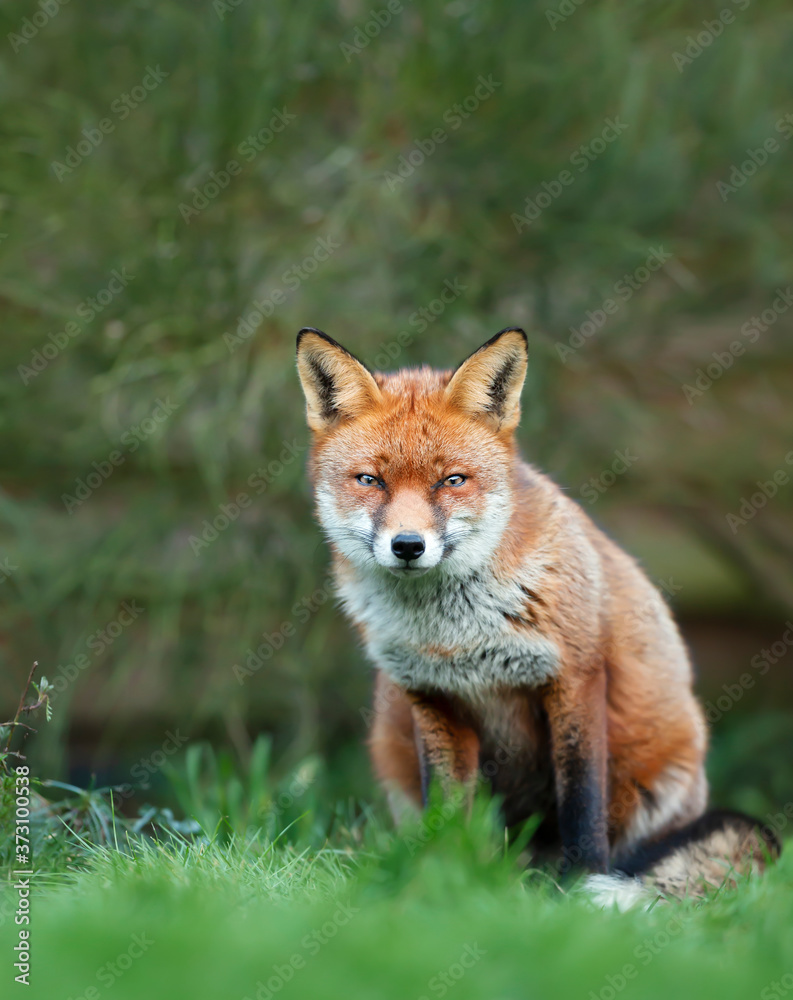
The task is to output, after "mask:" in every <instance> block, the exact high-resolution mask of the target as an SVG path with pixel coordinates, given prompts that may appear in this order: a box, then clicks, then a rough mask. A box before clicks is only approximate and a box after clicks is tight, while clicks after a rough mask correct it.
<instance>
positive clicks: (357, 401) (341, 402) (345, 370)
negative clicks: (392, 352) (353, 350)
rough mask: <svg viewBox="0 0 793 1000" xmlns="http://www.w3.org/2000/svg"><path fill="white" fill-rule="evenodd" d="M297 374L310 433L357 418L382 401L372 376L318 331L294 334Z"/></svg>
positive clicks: (354, 359) (305, 329)
mask: <svg viewBox="0 0 793 1000" xmlns="http://www.w3.org/2000/svg"><path fill="white" fill-rule="evenodd" d="M297 371H298V374H299V375H300V382H301V384H302V386H303V392H304V393H305V397H306V419H307V420H308V426H309V427H310V428H311V430H312V431H324V430H328V428H330V427H332V426H333V425H334V424H335V423H337V421H339V420H341V419H343V418H344V417H356V416H358V414H360V413H363V412H364V411H365V410H366V409H367V408H368V407H371V406H373V405H375V404H376V403H378V402H379V401H380V399H381V398H382V396H381V393H380V389H379V388H378V386H377V383H376V382H375V380H374V378H373V377H372V373H371V372H370V371H369V369H368V368H366V367H365V366H364V365H362V364H361V362H360V361H359V360H358V359H357V358H356V357H354V356H353V355H352V354H350V352H349V351H346V350H345V349H344V348H343V347H342V346H341V344H337V343H336V341H335V340H333V339H332V338H331V337H329V336H328V335H327V334H326V333H323V332H322V331H321V330H315V329H313V327H304V328H303V329H302V330H301V331H300V333H299V334H298V335H297Z"/></svg>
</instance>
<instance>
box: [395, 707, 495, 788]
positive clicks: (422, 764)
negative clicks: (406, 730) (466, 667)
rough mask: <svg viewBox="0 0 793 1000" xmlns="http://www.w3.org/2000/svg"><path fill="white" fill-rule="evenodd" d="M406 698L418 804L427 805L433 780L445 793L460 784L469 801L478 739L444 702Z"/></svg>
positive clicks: (473, 782) (472, 785) (477, 764)
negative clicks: (417, 772) (415, 760)
mask: <svg viewBox="0 0 793 1000" xmlns="http://www.w3.org/2000/svg"><path fill="white" fill-rule="evenodd" d="M410 697H411V702H412V704H411V714H412V717H413V732H414V736H415V741H416V753H417V756H418V762H419V769H420V774H421V799H422V804H423V805H424V806H426V805H427V799H428V795H429V787H430V782H431V781H432V778H433V777H437V778H438V779H439V780H440V782H441V787H442V788H443V790H444V793H446V794H448V793H450V792H451V791H452V789H453V788H454V786H455V785H463V786H464V788H465V790H466V797H467V798H468V800H469V801H470V799H471V797H472V796H473V792H474V788H475V786H476V779H477V774H478V769H479V737H478V736H477V735H476V733H475V732H474V730H473V729H471V728H470V726H467V725H465V724H464V723H462V722H460V721H459V719H458V718H456V716H455V713H454V707H453V705H452V704H451V702H450V701H449V700H448V699H446V698H444V697H442V696H441V695H423V694H411V696H410Z"/></svg>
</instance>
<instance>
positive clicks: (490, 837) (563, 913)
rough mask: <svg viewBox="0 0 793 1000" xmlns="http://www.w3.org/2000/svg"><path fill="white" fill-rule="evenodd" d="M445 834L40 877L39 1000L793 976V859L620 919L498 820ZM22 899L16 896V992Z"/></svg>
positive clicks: (141, 845)
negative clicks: (557, 876) (545, 869)
mask: <svg viewBox="0 0 793 1000" xmlns="http://www.w3.org/2000/svg"><path fill="white" fill-rule="evenodd" d="M440 827H441V828H440V829H439V830H438V831H437V832H434V833H430V832H427V833H426V835H423V836H420V837H419V836H414V837H412V838H406V837H400V836H399V835H397V834H394V833H390V832H387V831H386V830H384V829H383V827H381V826H380V825H379V824H378V823H377V822H376V821H374V820H371V819H370V820H369V822H368V823H366V824H365V825H364V826H363V827H360V828H358V829H357V830H356V831H352V830H349V829H347V830H344V831H341V832H337V834H336V835H335V837H334V841H335V843H336V846H332V845H331V842H328V843H326V844H325V845H323V846H320V847H312V846H310V845H307V846H305V847H301V846H300V845H299V844H298V845H295V844H289V843H286V842H276V843H273V842H272V841H269V840H267V839H266V838H262V837H249V838H247V839H246V838H240V839H235V840H233V841H232V842H231V843H228V844H225V845H224V844H221V843H217V842H216V843H212V844H207V843H203V844H195V843H194V844H189V843H188V842H187V841H186V840H185V839H184V838H179V837H175V838H165V840H163V841H161V842H160V843H154V842H151V841H143V842H139V841H135V840H132V841H130V842H129V843H125V842H124V840H123V839H122V841H121V842H120V843H119V847H118V849H116V848H115V847H111V848H91V849H90V850H88V851H87V852H86V853H84V854H83V855H82V856H81V857H80V858H78V859H77V860H76V861H75V862H73V863H72V864H71V865H70V866H69V868H68V870H67V871H65V872H64V871H62V872H61V873H60V874H58V875H55V874H43V875H42V876H41V877H40V882H39V883H38V886H39V888H38V891H37V892H36V894H35V897H34V899H33V903H32V920H31V925H30V929H31V940H32V958H31V964H32V976H31V986H30V988H29V989H28V990H27V992H26V993H25V994H24V995H26V996H31V997H36V998H39V997H41V998H46V1000H55V998H61V997H62V998H64V1000H66V998H68V997H71V998H72V1000H78V998H81V997H86V998H87V1000H96V998H97V997H103V996H105V995H112V996H113V997H114V998H116V1000H126V998H135V1000H139V998H141V997H144V996H152V997H157V998H160V997H162V998H181V997H185V998H191V1000H204V998H215V997H217V998H222V1000H237V998H239V1000H242V998H244V997H248V998H250V1000H254V998H256V997H257V996H258V997H259V998H260V1000H261V998H267V997H269V996H270V995H271V994H272V995H279V996H283V997H299V998H306V997H312V998H325V997H327V998H329V1000H331V998H332V1000H338V998H350V1000H353V998H356V1000H357V998H361V1000H376V998H384V1000H385V998H394V1000H410V998H414V997H415V998H420V997H440V996H445V995H446V993H447V992H448V993H450V995H452V996H453V997H454V998H455V1000H467V998H477V1000H480V998H481V1000H508V998H509V1000H513V998H514V1000H518V998H521V1000H522V998H525V997H541V998H546V997H557V996H558V997H565V998H575V997H581V998H582V1000H584V998H587V997H591V995H592V994H593V993H594V995H595V996H596V997H601V998H602V1000H610V998H611V1000H613V997H615V996H616V995H621V996H624V997H626V998H627V997H643V998H644V997H646V998H655V997H658V998H659V1000H660V998H663V1000H668V997H669V996H670V995H673V996H675V997H691V998H699V997H701V996H717V997H721V998H733V997H734V998H736V1000H747V998H752V997H763V998H764V1000H769V997H770V996H771V994H768V993H765V994H764V993H762V991H763V990H764V989H767V988H772V989H773V987H772V986H771V984H773V982H774V981H780V982H781V981H783V977H784V976H786V975H788V976H789V974H790V973H791V970H792V969H793V959H792V958H791V955H793V920H791V917H792V916H793V912H792V911H793V891H792V890H793V851H789V852H788V853H787V854H785V855H783V859H782V861H781V862H780V864H779V865H777V866H776V867H775V868H774V869H773V870H771V871H770V872H769V873H768V874H767V875H766V876H765V877H764V878H762V879H757V880H754V881H751V882H747V883H744V884H742V885H741V886H740V887H739V888H738V889H737V890H734V891H730V892H726V891H725V892H723V893H721V894H718V895H717V896H716V897H715V898H714V899H712V900H710V901H708V902H707V903H704V904H700V905H694V904H691V903H683V904H668V903H658V904H657V905H656V906H654V907H653V908H652V910H650V911H649V912H644V911H633V912H630V913H627V914H618V913H612V912H598V911H596V910H594V909H593V908H592V906H591V905H590V904H589V903H588V902H587V901H586V899H585V898H583V897H581V896H580V895H577V894H576V892H575V891H571V888H572V887H571V886H565V887H562V888H560V887H558V886H557V885H556V884H555V883H554V882H552V881H551V880H549V879H547V878H543V877H541V876H539V875H538V874H537V873H535V872H531V871H529V872H526V871H525V870H523V869H522V868H521V866H520V865H519V864H518V863H517V861H516V859H515V858H514V857H513V856H512V854H511V853H510V852H505V851H504V850H503V848H502V845H501V843H500V840H499V837H498V834H497V833H494V832H493V830H492V829H491V827H490V823H489V819H488V811H487V810H486V809H484V808H481V809H477V811H476V812H475V814H474V817H473V819H472V820H471V821H470V822H465V821H464V820H463V819H462V818H461V817H460V816H455V817H452V818H451V819H450V820H448V821H447V822H445V823H443V824H440ZM416 832H417V831H413V833H414V834H415V833H416ZM345 839H346V840H347V843H346V845H345V844H344V843H343V842H344V840H345ZM356 841H357V843H356ZM12 899H13V895H12V892H11V889H10V888H6V890H5V894H4V896H3V899H2V903H3V909H2V913H3V916H4V918H5V919H4V920H3V923H2V926H0V955H2V964H3V972H2V975H3V976H4V980H5V981H10V976H9V972H10V959H9V955H10V954H11V949H12V946H13V944H14V943H15V940H16V928H15V927H14V926H13V924H12V922H11V920H10V919H8V918H7V913H8V911H7V907H6V904H7V903H8V902H9V901H10V900H12ZM136 940H137V941H138V942H139V943H140V942H141V941H142V942H143V943H144V944H145V946H146V947H145V950H144V951H141V952H140V953H139V954H138V953H137V952H136V949H135V947H134V942H135V941H136ZM147 942H150V943H147ZM131 946H132V948H133V954H134V955H135V957H133V958H131V959H128V958H126V957H124V956H126V955H128V954H129V950H130V947H131ZM462 959H464V960H465V962H466V963H467V964H468V965H469V966H470V967H469V968H467V969H465V968H464V967H463V965H461V964H460V963H461V960H462ZM108 963H111V964H112V965H114V966H115V968H116V972H117V973H119V975H116V974H115V973H114V971H113V968H112V967H111V965H109V964H108ZM290 970H291V972H290ZM444 975H448V976H449V977H450V978H448V979H447V983H448V985H447V986H446V987H444V984H443V979H442V976H444ZM457 977H459V978H457ZM270 980H271V982H270V983H269V992H268V991H267V983H268V981H270ZM787 982H788V983H790V979H789V978H788V980H787ZM262 983H263V984H265V985H264V987H259V986H258V985H257V984H262ZM623 984H624V988H622V986H623ZM90 987H93V988H94V989H95V990H96V991H97V992H96V993H92V992H90V991H89V988H90ZM276 987H277V988H276ZM20 989H21V987H20ZM610 991H613V992H610ZM4 995H15V994H12V993H10V992H9V993H8V994H6V993H5V985H4ZM20 995H22V994H20ZM780 995H781V994H780Z"/></svg>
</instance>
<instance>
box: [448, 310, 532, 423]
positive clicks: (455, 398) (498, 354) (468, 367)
mask: <svg viewBox="0 0 793 1000" xmlns="http://www.w3.org/2000/svg"><path fill="white" fill-rule="evenodd" d="M528 364H529V344H528V340H527V339H526V334H525V333H524V332H523V330H521V329H519V328H518V327H507V329H506V330H502V331H501V333H497V334H496V335H495V337H492V338H491V339H490V340H488V342H487V343H486V344H483V345H482V346H481V347H480V348H479V350H478V351H475V352H474V353H473V354H472V355H471V356H470V357H469V358H467V359H466V360H465V361H463V363H462V364H461V365H460V367H459V368H458V369H457V371H456V372H455V373H454V374H453V375H452V377H451V379H450V381H449V384H448V386H447V387H446V398H447V399H448V400H449V402H450V403H452V404H453V405H454V406H457V407H459V408H460V409H461V410H464V411H465V412H466V413H468V414H469V415H470V416H472V417H476V418H477V419H480V420H485V421H486V422H487V423H488V424H490V426H491V427H493V429H494V430H495V431H512V430H514V429H515V428H516V427H517V425H518V421H519V420H520V392H521V389H522V388H523V382H524V379H525V378H526V369H527V367H528Z"/></svg>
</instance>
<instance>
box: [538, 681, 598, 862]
mask: <svg viewBox="0 0 793 1000" xmlns="http://www.w3.org/2000/svg"><path fill="white" fill-rule="evenodd" d="M546 710H547V713H548V720H549V723H550V728H551V753H552V759H553V768H554V779H555V785H556V801H557V813H558V818H559V833H560V835H561V841H562V854H563V867H564V869H565V870H569V869H570V868H573V867H581V868H584V869H586V870H587V871H590V872H595V873H605V872H607V871H608V868H609V842H608V826H607V809H608V803H607V789H606V784H607V783H606V773H607V739H606V674H605V670H604V669H602V668H601V669H598V670H596V671H592V672H591V673H588V674H586V675H584V676H583V677H579V678H575V679H574V680H573V681H572V682H570V681H567V682H564V681H559V682H557V683H556V684H555V685H554V686H553V688H552V689H551V690H550V692H549V694H548V697H547V699H546Z"/></svg>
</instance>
